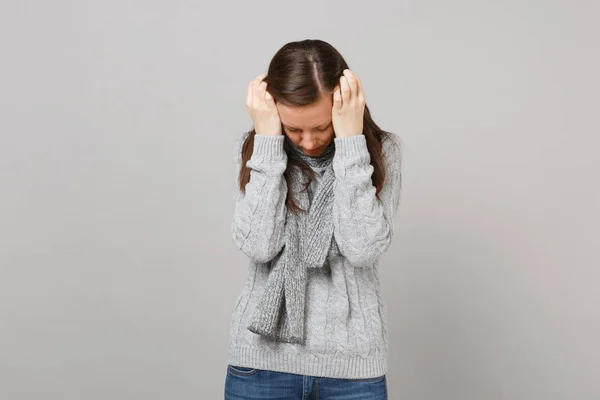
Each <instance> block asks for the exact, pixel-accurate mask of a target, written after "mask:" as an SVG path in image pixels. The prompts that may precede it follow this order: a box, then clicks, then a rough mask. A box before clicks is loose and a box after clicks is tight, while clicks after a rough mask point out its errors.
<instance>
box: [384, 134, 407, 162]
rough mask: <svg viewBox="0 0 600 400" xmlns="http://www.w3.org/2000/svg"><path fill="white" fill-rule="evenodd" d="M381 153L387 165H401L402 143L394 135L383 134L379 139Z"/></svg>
mask: <svg viewBox="0 0 600 400" xmlns="http://www.w3.org/2000/svg"><path fill="white" fill-rule="evenodd" d="M381 152H382V154H383V157H384V159H385V160H386V163H387V164H392V165H400V164H401V163H402V142H401V140H400V137H399V136H398V135H396V134H395V133H391V132H385V133H384V134H383V136H382V138H381Z"/></svg>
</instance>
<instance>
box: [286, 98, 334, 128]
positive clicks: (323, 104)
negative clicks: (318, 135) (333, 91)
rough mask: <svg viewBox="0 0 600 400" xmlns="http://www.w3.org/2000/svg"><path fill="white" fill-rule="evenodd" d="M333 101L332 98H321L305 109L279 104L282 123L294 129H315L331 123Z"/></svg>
mask: <svg viewBox="0 0 600 400" xmlns="http://www.w3.org/2000/svg"><path fill="white" fill-rule="evenodd" d="M332 105H333V101H332V99H331V98H330V96H324V97H321V99H320V100H319V101H317V102H316V103H314V104H311V105H308V106H304V107H288V106H284V105H282V104H277V109H278V111H279V118H280V119H281V123H282V124H284V125H287V126H293V127H294V128H307V129H310V128H314V127H317V126H320V125H323V124H325V123H327V122H329V121H331V107H332Z"/></svg>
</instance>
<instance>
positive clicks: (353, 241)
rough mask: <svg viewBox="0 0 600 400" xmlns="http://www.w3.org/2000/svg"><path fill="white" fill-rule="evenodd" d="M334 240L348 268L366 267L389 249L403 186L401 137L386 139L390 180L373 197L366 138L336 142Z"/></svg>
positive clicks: (371, 167) (384, 143)
mask: <svg viewBox="0 0 600 400" xmlns="http://www.w3.org/2000/svg"><path fill="white" fill-rule="evenodd" d="M335 146H336V152H335V156H334V159H333V169H334V172H335V186H334V202H333V224H334V237H335V240H336V242H337V245H338V247H339V249H340V252H341V254H342V256H344V257H345V258H346V259H347V260H348V262H349V263H350V265H353V266H355V267H365V266H369V265H372V264H373V262H374V261H375V260H376V259H377V258H378V257H379V256H380V255H381V254H382V253H383V252H385V251H386V250H387V248H388V247H389V245H390V243H391V240H392V237H393V236H394V217H395V215H396V212H397V210H398V206H399V203H400V189H401V184H402V174H401V153H400V144H399V139H397V137H396V136H395V135H394V134H390V135H389V136H388V137H387V139H384V141H383V143H382V146H383V157H384V162H385V166H386V180H385V183H384V185H383V188H382V190H381V192H380V193H379V196H380V199H378V198H377V197H376V196H375V191H376V188H375V186H373V183H372V181H371V176H372V173H373V170H374V169H373V166H372V165H371V164H370V162H371V158H370V154H369V151H368V149H367V141H366V138H365V136H364V135H362V134H361V135H356V136H350V137H342V138H336V139H335Z"/></svg>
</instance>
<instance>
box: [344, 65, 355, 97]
mask: <svg viewBox="0 0 600 400" xmlns="http://www.w3.org/2000/svg"><path fill="white" fill-rule="evenodd" d="M344 76H345V77H346V79H347V80H348V86H350V98H354V97H355V96H356V95H357V94H358V87H357V85H356V75H354V72H352V71H350V70H349V69H345V70H344Z"/></svg>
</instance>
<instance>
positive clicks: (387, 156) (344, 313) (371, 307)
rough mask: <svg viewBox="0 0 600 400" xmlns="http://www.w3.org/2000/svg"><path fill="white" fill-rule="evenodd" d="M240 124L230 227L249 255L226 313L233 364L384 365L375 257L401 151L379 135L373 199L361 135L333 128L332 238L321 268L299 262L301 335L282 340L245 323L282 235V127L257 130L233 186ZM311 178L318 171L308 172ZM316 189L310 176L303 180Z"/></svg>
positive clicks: (395, 200)
mask: <svg viewBox="0 0 600 400" xmlns="http://www.w3.org/2000/svg"><path fill="white" fill-rule="evenodd" d="M248 134H249V133H247V132H246V133H244V134H242V135H241V136H240V137H239V139H238V141H237V146H236V155H235V160H236V165H235V168H236V174H235V175H236V180H235V182H234V184H235V210H234V217H233V222H232V226H231V228H232V236H233V241H234V243H235V244H236V246H237V247H238V248H239V249H240V250H241V251H242V252H243V253H244V254H246V255H247V256H248V258H249V259H250V262H249V267H248V273H247V277H246V283H245V286H244V288H243V290H242V293H240V295H239V296H238V297H237V299H236V302H235V306H234V309H233V312H232V316H231V325H230V339H229V353H228V362H229V363H230V364H232V365H237V366H242V367H250V368H257V369H265V370H271V371H278V372H288V373H295V374H301V375H310V376H322V377H331V378H346V379H364V378H373V377H378V376H381V375H384V374H386V372H387V353H388V345H387V307H386V304H385V301H384V300H383V298H382V296H381V293H380V281H379V263H378V260H379V257H380V256H381V254H382V253H383V252H385V251H386V250H387V249H388V247H389V245H390V243H391V240H392V237H393V236H394V217H395V215H396V212H397V209H398V206H399V203H400V191H401V182H402V177H401V176H402V175H401V158H402V157H401V151H400V143H399V139H398V137H397V136H396V135H394V134H390V135H386V138H385V139H384V140H383V143H382V144H383V155H384V162H385V165H386V172H387V177H386V181H385V183H384V187H383V189H382V190H381V192H380V194H379V197H380V199H378V198H377V197H376V196H375V187H374V186H373V184H372V181H371V176H372V173H373V167H372V166H371V164H370V155H369V152H368V150H367V143H366V138H365V136H364V135H357V136H350V137H343V138H335V139H334V145H335V155H334V157H333V161H332V166H333V171H334V174H335V182H334V185H333V195H334V196H333V197H334V200H333V206H332V214H333V215H332V217H333V237H334V239H335V242H336V244H337V247H338V251H337V252H336V253H331V254H329V255H328V257H327V258H326V260H325V263H324V265H323V267H322V268H309V269H308V270H307V284H306V301H305V340H304V342H303V343H288V342H284V341H281V340H277V338H271V337H267V336H264V335H260V334H257V333H255V332H252V331H251V330H249V329H248V326H249V325H250V323H251V319H252V315H253V312H254V310H255V308H256V306H257V304H258V302H259V300H260V299H261V295H262V294H263V290H264V288H265V283H266V282H267V278H268V276H269V272H270V268H271V263H270V261H271V260H273V259H274V258H275V257H276V256H277V255H278V254H280V252H281V251H282V248H283V246H284V244H285V226H286V205H285V199H286V195H287V184H286V180H285V178H284V176H283V173H284V172H285V170H286V167H287V154H286V153H285V151H284V149H283V143H284V140H285V136H283V135H276V136H269V135H255V137H254V148H253V153H252V156H251V158H250V159H249V160H248V162H247V163H246V165H247V166H248V167H249V168H250V170H251V172H250V180H249V182H248V184H247V185H246V190H245V193H242V192H241V191H240V189H239V183H238V182H239V175H238V173H239V170H240V166H241V162H242V160H241V150H242V144H243V142H244V141H245V140H246V138H247V137H248ZM314 183H315V184H316V185H318V178H317V180H316V181H315V182H314ZM311 187H313V190H314V187H315V186H314V185H311Z"/></svg>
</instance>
